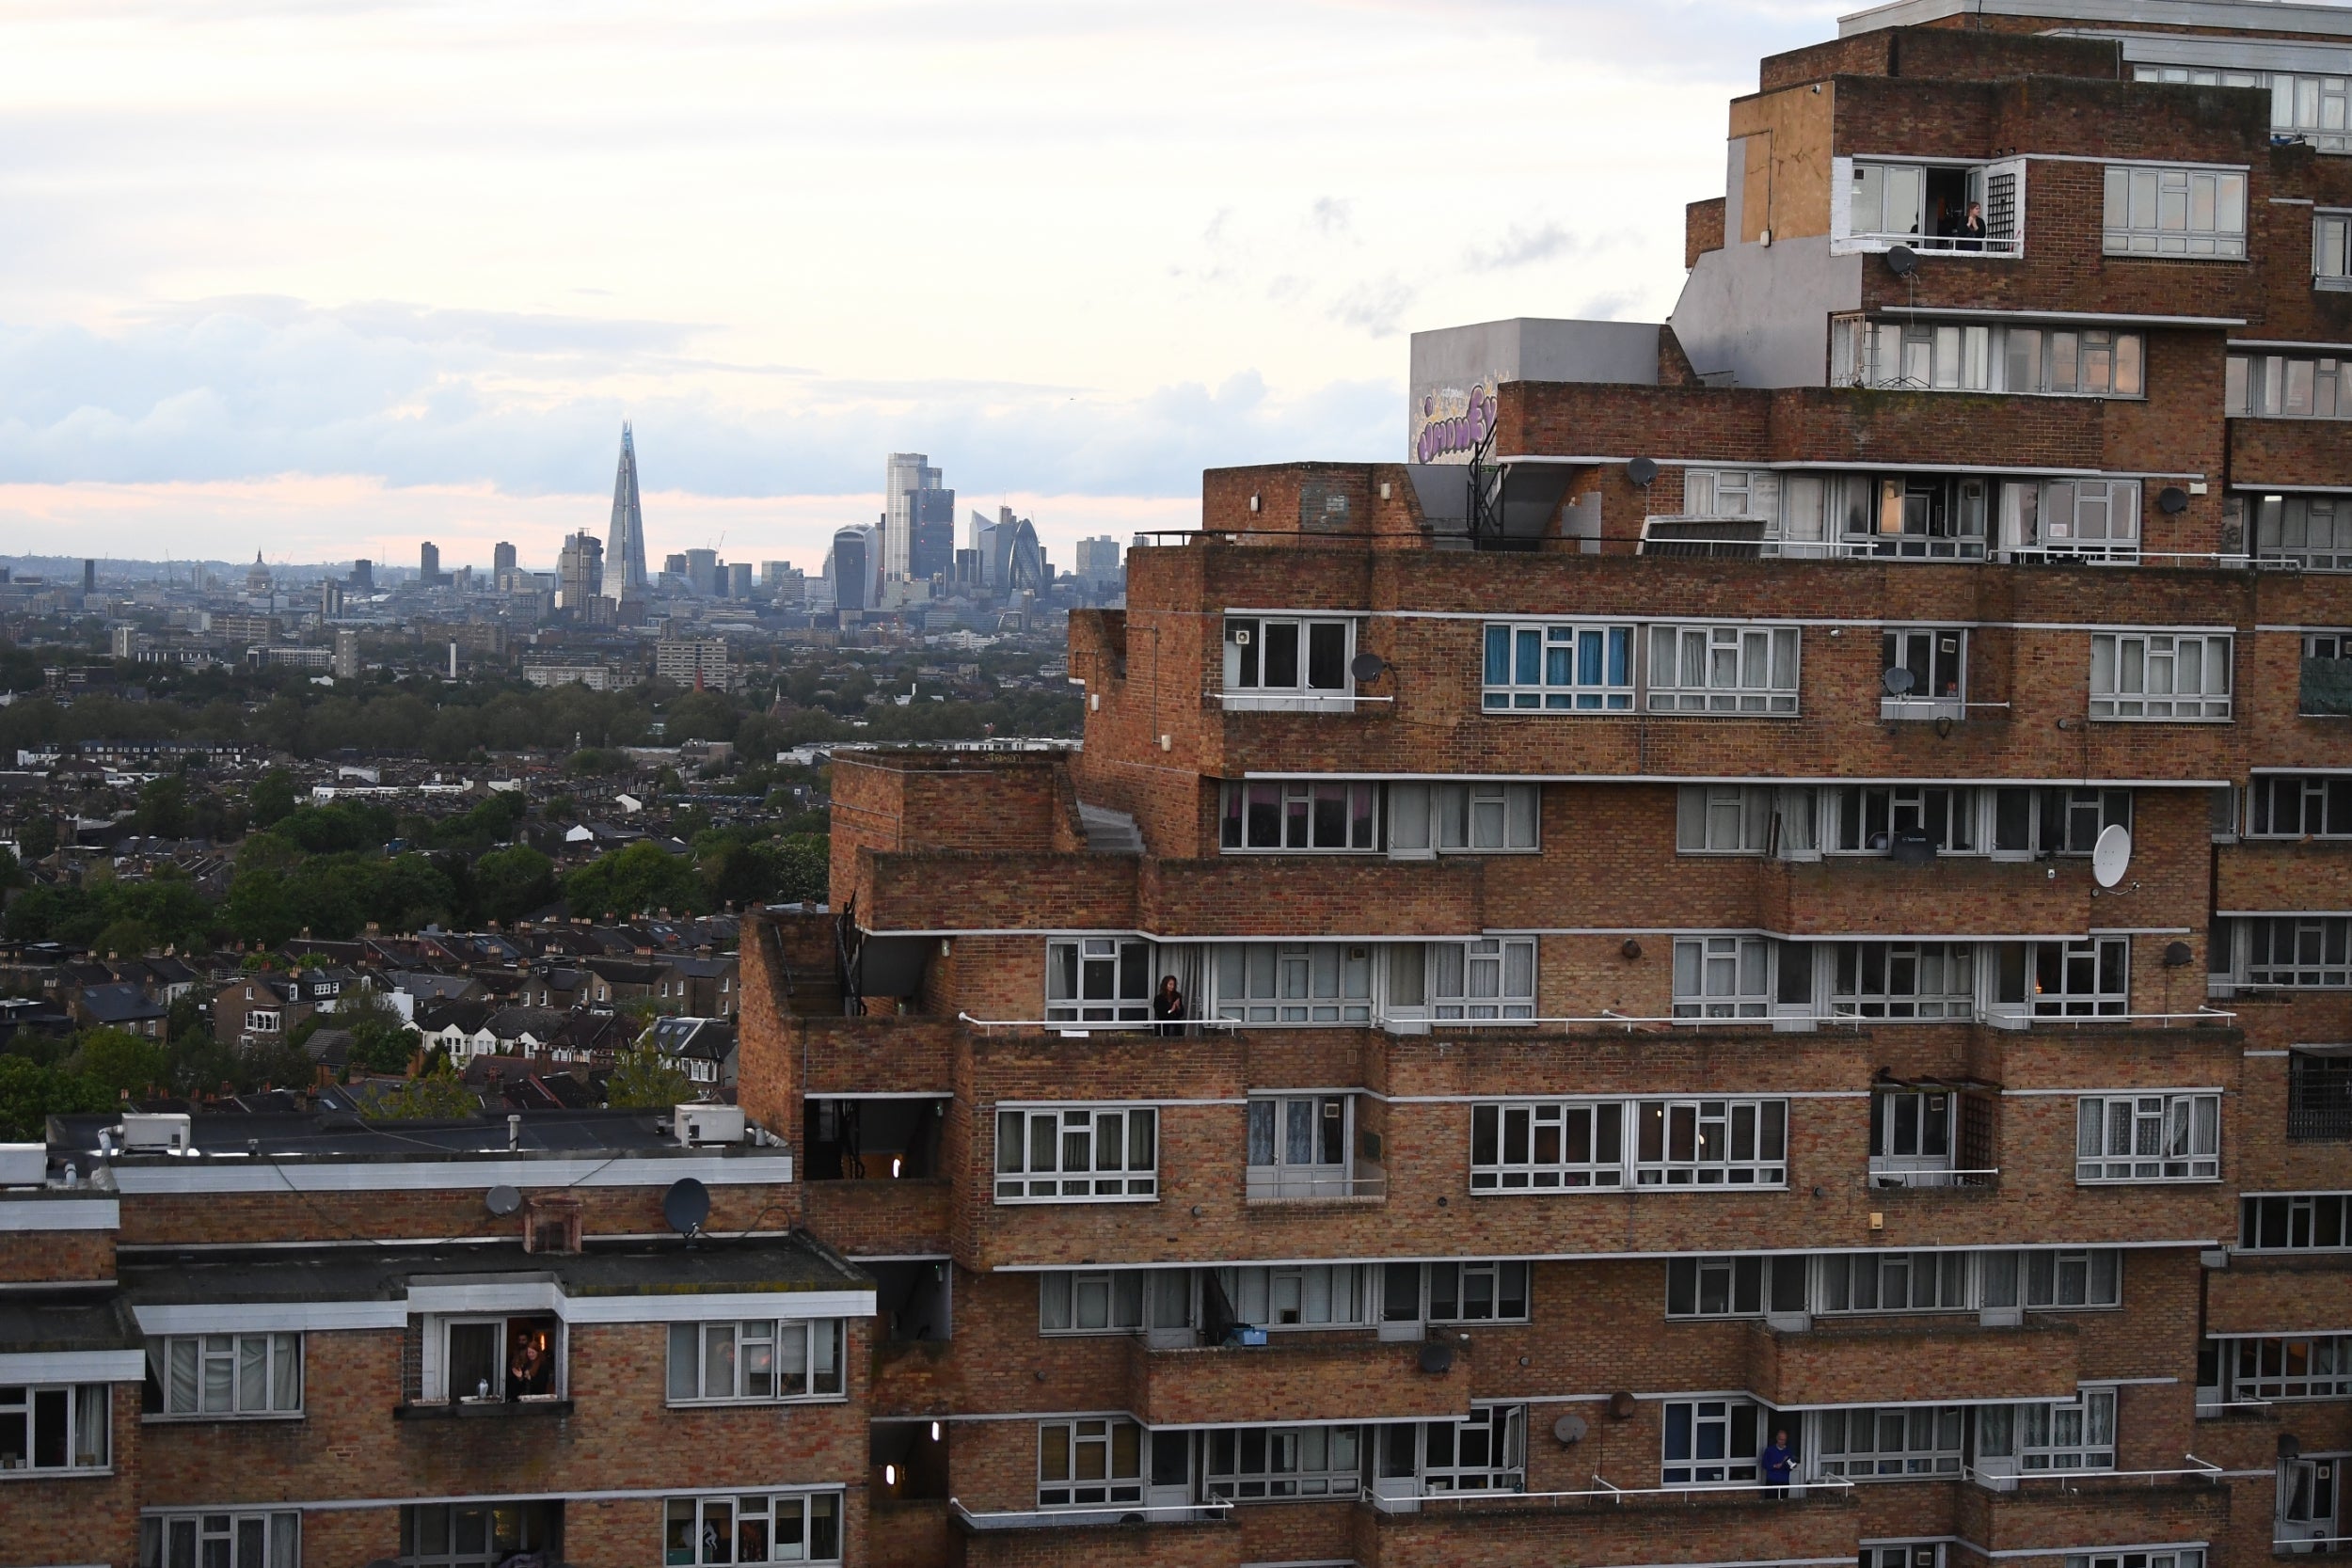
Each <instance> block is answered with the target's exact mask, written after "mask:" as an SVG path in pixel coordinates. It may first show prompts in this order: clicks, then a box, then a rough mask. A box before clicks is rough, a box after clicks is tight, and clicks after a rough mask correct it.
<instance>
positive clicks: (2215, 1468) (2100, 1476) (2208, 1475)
mask: <svg viewBox="0 0 2352 1568" xmlns="http://www.w3.org/2000/svg"><path fill="white" fill-rule="evenodd" d="M2181 1457H2182V1458H2184V1459H2186V1460H2188V1461H2190V1462H2191V1466H2192V1467H2191V1468H2187V1469H2172V1470H2080V1469H2077V1470H2014V1471H2004V1472H1999V1473H1994V1472H1991V1471H1986V1470H1981V1469H1979V1468H1978V1467H1977V1466H1975V1465H1963V1466H1962V1468H1961V1472H1960V1473H1961V1479H1962V1480H1963V1481H1973V1482H1975V1483H1976V1484H1977V1485H1979V1486H1980V1487H1983V1488H1984V1489H1985V1490H1986V1491H1988V1492H2009V1491H2014V1490H2015V1489H2016V1488H2017V1487H2019V1486H2021V1485H2023V1484H2024V1483H2026V1481H2146V1482H2147V1483H2148V1484H2149V1485H2150V1486H2154V1485H2155V1484H2156V1483H2157V1482H2158V1481H2178V1480H2180V1479H2182V1478H2183V1477H2185V1476H2194V1477H2196V1478H2197V1479H2198V1480H2200V1481H2217V1480H2219V1479H2220V1478H2221V1477H2222V1476H2223V1475H2224V1474H2226V1472H2225V1471H2224V1470H2223V1469H2222V1468H2221V1466H2220V1465H2210V1464H2207V1463H2206V1462H2205V1461H2204V1460H2201V1459H2199V1458H2198V1457H2197V1456H2196V1455H2195V1454H2183V1455H2182V1456H2181Z"/></svg>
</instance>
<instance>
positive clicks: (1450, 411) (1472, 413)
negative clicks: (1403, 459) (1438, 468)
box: [1413, 385, 1496, 463]
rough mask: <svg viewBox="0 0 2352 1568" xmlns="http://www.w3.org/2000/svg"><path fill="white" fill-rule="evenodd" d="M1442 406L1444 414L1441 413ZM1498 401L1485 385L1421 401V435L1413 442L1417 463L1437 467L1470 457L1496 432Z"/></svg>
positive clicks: (1435, 393) (1424, 397)
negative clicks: (1444, 461) (1443, 461)
mask: <svg viewBox="0 0 2352 1568" xmlns="http://www.w3.org/2000/svg"><path fill="white" fill-rule="evenodd" d="M1441 404H1442V406H1443V408H1444V412H1443V413H1442V414H1441V413H1440V412H1439V408H1440V405H1441ZM1495 413H1496V410H1495V404H1494V398H1493V395H1492V394H1491V393H1489V392H1488V391H1487V390H1486V387H1485V386H1484V385H1473V386H1472V387H1471V388H1470V392H1469V394H1468V396H1465V395H1464V394H1462V393H1460V392H1453V391H1445V392H1430V393H1426V394H1424V395H1423V396H1422V400H1421V433H1420V434H1419V435H1418V436H1415V437H1414V439H1413V460H1414V461H1415V462H1417V463H1436V462H1438V461H1440V460H1441V459H1443V458H1446V457H1450V456H1454V455H1457V454H1458V455H1462V456H1468V455H1469V454H1470V452H1472V451H1476V450H1477V449H1478V445H1479V443H1480V442H1482V441H1484V440H1486V437H1487V436H1489V435H1491V434H1492V433H1493V431H1494V428H1495Z"/></svg>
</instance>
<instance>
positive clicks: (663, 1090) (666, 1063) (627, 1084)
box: [604, 1036, 694, 1111]
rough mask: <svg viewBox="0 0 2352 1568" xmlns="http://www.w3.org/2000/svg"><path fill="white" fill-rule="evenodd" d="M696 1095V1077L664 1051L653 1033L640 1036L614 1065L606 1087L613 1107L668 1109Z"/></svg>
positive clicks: (607, 1103) (606, 1096) (605, 1095)
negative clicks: (672, 1060)
mask: <svg viewBox="0 0 2352 1568" xmlns="http://www.w3.org/2000/svg"><path fill="white" fill-rule="evenodd" d="M693 1098H694V1085H693V1081H692V1080H691V1079H690V1078H688V1077H687V1076H686V1074H685V1073H684V1072H683V1071H682V1070H680V1069H678V1068H676V1067H675V1066H673V1065H672V1063H671V1061H670V1059H669V1058H668V1057H667V1056H664V1055H663V1054H662V1053H661V1051H660V1048H659V1047H658V1046H656V1045H655V1044H654V1043H653V1039H652V1037H650V1036H648V1037H644V1038H643V1039H640V1040H639V1041H638V1042H637V1043H636V1044H635V1045H634V1046H632V1047H630V1048H629V1050H628V1052H627V1053H625V1054H624V1055H623V1056H622V1057H621V1059H620V1060H619V1061H618V1062H617V1063H615V1064H614V1065H613V1068H612V1078H611V1080H610V1081H609V1082H607V1083H606V1085H605V1088H604V1102H605V1104H606V1105H607V1106H609V1107H610V1108H612V1110H615V1111H618V1110H624V1109H627V1110H638V1111H649V1110H657V1109H658V1110H667V1109H669V1108H670V1107H671V1106H673V1105H679V1104H684V1103H685V1102H686V1101H690V1100H691V1099H693Z"/></svg>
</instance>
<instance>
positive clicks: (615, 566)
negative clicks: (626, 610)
mask: <svg viewBox="0 0 2352 1568" xmlns="http://www.w3.org/2000/svg"><path fill="white" fill-rule="evenodd" d="M604 555H605V559H606V560H608V561H610V562H612V596H613V597H614V598H616V599H617V598H622V597H642V596H643V595H644V591H645V513H644V507H642V506H640V505H639V504H638V500H637V441H636V437H635V436H632V435H631V434H630V433H629V428H628V421H627V420H623V421H622V422H621V466H620V469H619V471H618V472H616V473H615V474H614V475H613V476H612V532H611V534H610V535H609V536H608V537H607V538H606V540H605V546H604Z"/></svg>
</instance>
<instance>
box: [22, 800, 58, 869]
mask: <svg viewBox="0 0 2352 1568" xmlns="http://www.w3.org/2000/svg"><path fill="white" fill-rule="evenodd" d="M16 846H17V847H18V848H20V849H22V850H24V858H25V859H26V860H28V861H39V860H47V859H48V858H49V857H50V856H51V855H54V854H56V852H57V819H56V817H54V816H50V815H48V814H47V813H46V812H43V813H41V814H40V816H34V817H31V818H29V819H28V820H27V821H26V822H25V824H24V827H22V828H20V829H18V830H17V834H16Z"/></svg>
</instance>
